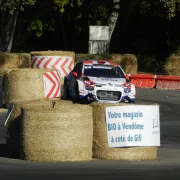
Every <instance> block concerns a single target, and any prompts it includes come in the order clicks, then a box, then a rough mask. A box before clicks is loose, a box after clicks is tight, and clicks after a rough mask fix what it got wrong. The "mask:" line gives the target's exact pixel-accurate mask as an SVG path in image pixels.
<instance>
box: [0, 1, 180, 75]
mask: <svg viewBox="0 0 180 180" xmlns="http://www.w3.org/2000/svg"><path fill="white" fill-rule="evenodd" d="M0 3H1V6H0V7H1V9H0V25H1V26H0V27H1V28H0V50H1V51H8V52H10V51H11V52H29V51H33V50H36V51H40V50H70V51H75V52H76V53H88V37H89V32H88V31H89V25H109V26H111V27H112V28H111V29H112V32H113V33H112V36H111V43H110V53H133V54H136V55H137V57H138V60H139V62H140V64H139V66H140V67H141V65H143V68H144V69H145V70H146V68H145V67H146V66H147V69H148V68H149V69H151V70H153V71H159V72H160V71H161V67H162V65H163V63H164V61H165V59H166V58H167V57H168V56H170V54H172V53H176V54H178V53H179V48H180V47H179V44H180V35H179V30H180V21H179V20H180V13H179V11H178V10H179V1H178V0H98V1H97V0H43V1H42V0H8V1H7V0H6V1H5V0H1V1H0ZM11 45H12V48H11Z"/></svg>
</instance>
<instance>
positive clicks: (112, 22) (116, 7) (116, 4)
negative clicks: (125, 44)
mask: <svg viewBox="0 0 180 180" xmlns="http://www.w3.org/2000/svg"><path fill="white" fill-rule="evenodd" d="M112 3H113V4H112V5H113V7H112V12H111V15H110V17H109V21H108V26H109V42H110V41H111V37H112V34H113V31H114V29H115V26H116V23H117V20H118V16H119V11H120V0H113V2H112Z"/></svg>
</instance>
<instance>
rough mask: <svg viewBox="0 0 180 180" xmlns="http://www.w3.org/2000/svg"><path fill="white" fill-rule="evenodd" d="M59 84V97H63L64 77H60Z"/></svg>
mask: <svg viewBox="0 0 180 180" xmlns="http://www.w3.org/2000/svg"><path fill="white" fill-rule="evenodd" d="M60 83H61V97H64V77H60Z"/></svg>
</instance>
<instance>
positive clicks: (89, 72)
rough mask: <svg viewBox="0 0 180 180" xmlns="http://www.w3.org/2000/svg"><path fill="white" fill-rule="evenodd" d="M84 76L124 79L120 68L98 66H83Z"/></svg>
mask: <svg viewBox="0 0 180 180" xmlns="http://www.w3.org/2000/svg"><path fill="white" fill-rule="evenodd" d="M84 75H85V76H92V77H109V78H125V76H124V73H123V72H122V70H121V68H120V67H118V66H112V65H100V64H94V65H85V66H84Z"/></svg>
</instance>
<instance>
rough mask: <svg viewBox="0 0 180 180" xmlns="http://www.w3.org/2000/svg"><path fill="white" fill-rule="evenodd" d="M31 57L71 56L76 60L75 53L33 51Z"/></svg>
mask: <svg viewBox="0 0 180 180" xmlns="http://www.w3.org/2000/svg"><path fill="white" fill-rule="evenodd" d="M30 55H31V56H71V57H73V59H75V52H72V51H32V52H30Z"/></svg>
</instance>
